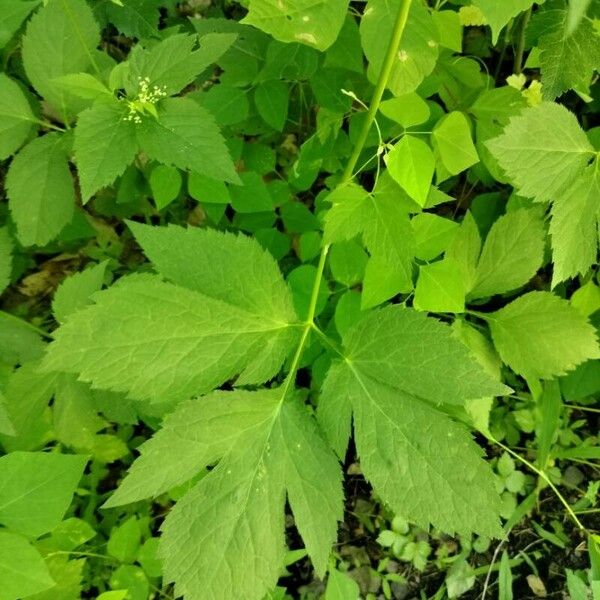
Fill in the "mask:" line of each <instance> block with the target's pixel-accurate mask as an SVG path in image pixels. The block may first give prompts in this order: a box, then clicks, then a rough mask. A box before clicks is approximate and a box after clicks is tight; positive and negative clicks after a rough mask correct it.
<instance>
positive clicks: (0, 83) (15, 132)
mask: <svg viewBox="0 0 600 600" xmlns="http://www.w3.org/2000/svg"><path fill="white" fill-rule="evenodd" d="M34 121H35V117H34V114H33V112H32V110H31V106H30V105H29V102H28V101H27V98H26V97H25V94H24V93H23V90H22V89H21V88H20V87H19V85H18V84H17V83H15V82H14V81H13V80H12V79H10V78H9V77H7V76H6V75H5V74H4V73H0V160H4V159H5V158H8V157H9V156H10V155H11V154H13V152H15V151H16V150H18V149H19V147H20V146H21V145H22V144H23V142H24V141H25V140H26V139H27V138H28V137H29V135H30V134H31V132H32V131H33V129H34Z"/></svg>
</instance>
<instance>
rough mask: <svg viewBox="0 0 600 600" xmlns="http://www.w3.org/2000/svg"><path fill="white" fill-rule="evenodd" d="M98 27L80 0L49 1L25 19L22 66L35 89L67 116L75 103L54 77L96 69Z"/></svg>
mask: <svg viewBox="0 0 600 600" xmlns="http://www.w3.org/2000/svg"><path fill="white" fill-rule="evenodd" d="M99 43H100V29H99V27H98V24H97V23H96V21H95V20H94V16H93V14H92V11H91V10H90V8H89V7H88V5H87V4H86V3H85V2H84V1H83V0H50V1H49V2H48V4H46V6H44V7H43V8H42V9H40V10H39V11H38V12H37V13H36V14H35V15H34V16H33V17H32V19H31V20H30V21H29V24H28V26H27V32H26V34H25V36H24V37H23V66H24V67H25V72H26V73H27V77H28V78H29V81H31V83H32V84H33V87H34V88H35V89H36V91H37V92H38V93H39V94H40V96H42V97H43V98H44V99H45V100H47V101H48V102H49V103H50V104H52V106H53V107H54V108H55V109H56V110H57V111H58V112H59V114H61V115H62V116H63V118H69V117H70V116H71V115H72V113H73V112H76V110H77V109H78V107H79V106H80V105H79V103H73V102H72V100H71V99H70V98H69V96H68V94H67V93H65V91H64V90H63V89H62V88H61V87H60V85H58V84H57V83H56V82H55V81H54V80H55V79H56V78H57V77H60V76H61V75H66V74H67V73H84V72H86V71H88V70H90V69H94V70H95V71H96V72H99V64H98V57H97V51H96V48H97V46H98V44H99Z"/></svg>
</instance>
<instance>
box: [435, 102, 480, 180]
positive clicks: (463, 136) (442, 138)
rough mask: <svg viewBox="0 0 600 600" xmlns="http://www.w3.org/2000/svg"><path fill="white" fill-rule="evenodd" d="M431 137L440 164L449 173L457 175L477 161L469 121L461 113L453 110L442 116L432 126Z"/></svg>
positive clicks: (477, 157)
mask: <svg viewBox="0 0 600 600" xmlns="http://www.w3.org/2000/svg"><path fill="white" fill-rule="evenodd" d="M431 137H432V140H433V144H434V147H435V148H436V149H437V151H438V153H439V155H440V158H441V161H442V164H443V165H444V167H445V168H446V170H447V171H448V172H449V173H450V174H451V175H457V174H458V173H461V172H462V171H465V170H466V169H468V168H469V167H472V166H473V165H474V164H476V163H478V162H479V156H478V155H477V150H476V149H475V146H474V144H473V140H472V139H471V129H470V127H469V121H468V120H467V118H466V117H465V115H464V114H463V113H461V112H458V111H454V112H451V113H449V114H447V115H446V116H445V117H442V118H441V119H440V120H439V121H438V122H437V123H436V125H435V127H434V128H433V133H432V136H431Z"/></svg>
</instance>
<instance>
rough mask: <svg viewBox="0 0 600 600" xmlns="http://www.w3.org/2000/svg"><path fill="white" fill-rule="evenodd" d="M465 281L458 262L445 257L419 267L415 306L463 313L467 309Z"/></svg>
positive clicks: (437, 310)
mask: <svg viewBox="0 0 600 600" xmlns="http://www.w3.org/2000/svg"><path fill="white" fill-rule="evenodd" d="M465 295H466V290H465V283H464V281H463V273H462V270H461V268H460V266H459V264H458V263H457V262H455V261H454V260H452V259H450V258H445V259H444V260H440V261H438V262H435V263H431V264H429V265H421V267H419V279H418V281H417V286H416V288H415V297H414V301H413V306H414V307H415V308H416V309H417V310H422V311H429V312H438V313H445V312H449V313H461V312H463V311H464V310H465Z"/></svg>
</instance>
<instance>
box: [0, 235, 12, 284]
mask: <svg viewBox="0 0 600 600" xmlns="http://www.w3.org/2000/svg"><path fill="white" fill-rule="evenodd" d="M12 252H13V241H12V238H11V237H10V234H9V233H8V229H7V228H6V227H0V294H1V293H2V292H3V291H4V289H5V288H6V287H7V286H8V284H9V283H10V278H11V274H12V262H13V261H12Z"/></svg>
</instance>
